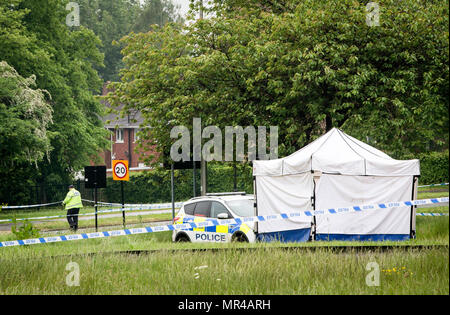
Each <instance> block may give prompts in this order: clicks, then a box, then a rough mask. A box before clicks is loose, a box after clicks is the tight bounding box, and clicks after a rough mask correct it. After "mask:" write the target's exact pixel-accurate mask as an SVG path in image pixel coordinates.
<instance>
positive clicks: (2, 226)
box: [0, 209, 178, 232]
mask: <svg viewBox="0 0 450 315" xmlns="http://www.w3.org/2000/svg"><path fill="white" fill-rule="evenodd" d="M175 211H178V209H175ZM164 213H172V210H152V211H134V212H128V211H126V212H125V215H126V216H127V217H133V216H139V215H149V214H164ZM175 213H176V212H175ZM98 217H99V218H102V219H106V218H116V217H120V218H121V217H122V212H117V213H110V214H99V215H98ZM94 218H95V216H94V215H92V216H80V217H79V218H78V220H79V221H85V220H93V219H94ZM51 221H60V222H61V221H64V222H67V219H66V218H61V219H49V220H39V221H30V222H33V223H37V224H39V223H45V222H51ZM17 225H18V226H20V225H21V224H20V223H19V222H18V223H17ZM11 226H12V223H6V224H0V232H4V231H11Z"/></svg>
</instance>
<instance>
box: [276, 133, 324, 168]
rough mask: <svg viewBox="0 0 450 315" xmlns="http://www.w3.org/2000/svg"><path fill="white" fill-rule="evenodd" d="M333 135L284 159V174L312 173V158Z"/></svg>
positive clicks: (321, 138) (319, 139) (316, 141)
mask: <svg viewBox="0 0 450 315" xmlns="http://www.w3.org/2000/svg"><path fill="white" fill-rule="evenodd" d="M332 134H333V132H331V131H330V132H328V133H327V134H325V135H323V136H322V137H320V138H318V139H316V140H314V141H313V142H311V143H309V144H308V145H306V146H305V147H303V148H301V149H300V150H299V151H297V152H294V153H292V154H291V155H289V156H287V157H285V158H283V162H284V164H283V174H285V175H288V174H299V173H303V172H310V171H311V170H312V168H311V156H312V155H313V154H314V152H316V151H317V150H319V148H320V147H321V146H322V145H323V144H324V143H325V142H326V141H327V139H328V138H329V137H330V136H331V135H332Z"/></svg>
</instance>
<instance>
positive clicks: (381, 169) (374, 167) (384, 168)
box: [366, 158, 420, 176]
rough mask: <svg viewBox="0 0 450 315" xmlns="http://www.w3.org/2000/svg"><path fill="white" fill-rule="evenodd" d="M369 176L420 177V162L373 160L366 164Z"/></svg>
mask: <svg viewBox="0 0 450 315" xmlns="http://www.w3.org/2000/svg"><path fill="white" fill-rule="evenodd" d="M366 167H367V169H366V171H367V175H376V176H407V175H410V176H413V175H420V162H419V160H406V161H400V160H394V159H390V160H386V159H381V158H372V159H371V160H367V162H366Z"/></svg>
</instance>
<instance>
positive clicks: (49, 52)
mask: <svg viewBox="0 0 450 315" xmlns="http://www.w3.org/2000/svg"><path fill="white" fill-rule="evenodd" d="M67 2H68V1H59V0H40V1H34V0H13V1H9V0H8V1H6V0H1V1H0V24H1V28H0V42H1V43H2V45H0V60H4V61H6V62H7V63H8V64H9V65H11V66H12V67H13V68H14V69H15V70H16V71H17V73H19V74H20V75H21V76H23V77H31V76H34V77H35V78H36V80H35V83H36V86H37V88H38V89H41V90H46V91H48V93H49V95H51V98H50V97H48V99H47V101H48V103H49V104H50V106H51V109H52V112H53V115H52V123H51V124H49V125H48V128H47V130H48V133H47V138H48V139H47V141H50V146H51V151H50V152H49V154H48V158H46V159H41V161H39V162H38V169H34V171H33V173H30V174H28V177H27V178H23V177H22V180H21V182H23V183H24V184H27V183H28V180H29V179H30V178H33V179H36V180H38V181H39V182H62V181H68V180H69V179H71V178H72V177H73V176H74V173H75V171H78V170H80V169H82V168H83V166H85V165H89V163H90V161H91V160H93V159H95V156H97V154H98V152H99V150H101V149H102V148H104V147H106V145H107V141H106V139H107V138H106V137H107V133H106V131H105V130H104V128H103V125H102V122H101V119H100V116H101V115H102V113H103V105H101V104H100V102H99V101H98V100H96V99H95V96H94V95H95V94H99V92H100V89H101V86H102V81H101V80H100V78H99V76H98V74H97V72H96V70H95V69H94V67H95V66H99V65H102V61H103V55H102V54H101V53H100V51H99V46H100V45H101V42H100V40H99V38H98V37H97V36H96V35H95V34H94V33H93V32H92V31H91V30H89V29H87V28H85V27H80V28H78V29H70V28H69V27H68V26H67V25H66V24H65V22H66V15H67V14H68V13H69V12H68V11H66V10H65V6H66V3H67ZM16 131H17V132H18V131H19V130H16ZM24 132H25V134H23V135H22V136H23V138H27V137H30V135H29V132H30V130H28V131H25V130H24ZM46 148H47V146H42V149H43V150H44V149H46ZM19 173H20V174H22V172H18V174H19ZM10 175H11V174H8V176H10ZM19 182H20V180H19Z"/></svg>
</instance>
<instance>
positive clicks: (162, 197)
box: [102, 163, 253, 203]
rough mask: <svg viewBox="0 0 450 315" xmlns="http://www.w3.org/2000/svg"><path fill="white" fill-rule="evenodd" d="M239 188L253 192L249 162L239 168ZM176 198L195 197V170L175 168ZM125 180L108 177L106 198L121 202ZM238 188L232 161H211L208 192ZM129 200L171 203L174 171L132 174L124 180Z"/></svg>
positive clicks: (198, 185) (104, 190)
mask: <svg viewBox="0 0 450 315" xmlns="http://www.w3.org/2000/svg"><path fill="white" fill-rule="evenodd" d="M236 175H237V190H238V191H245V192H247V193H253V179H252V169H251V167H250V166H249V165H247V164H238V165H237V167H236ZM174 183H175V185H174V191H175V201H183V200H187V199H189V198H192V197H193V195H194V191H193V190H194V189H193V171H192V170H175V172H174ZM120 185H121V183H120V182H118V181H113V180H112V178H108V179H107V188H106V189H103V191H102V195H103V196H102V197H103V199H104V200H105V201H108V202H121V191H120V190H121V187H120ZM233 190H234V169H233V166H232V165H230V164H228V163H227V164H213V163H211V164H208V182H207V191H208V192H230V191H233ZM199 195H200V170H197V171H196V196H199ZM124 196H125V198H124V199H125V203H162V202H170V201H171V194H170V170H164V169H153V170H151V171H145V172H142V173H139V174H135V175H132V176H131V177H130V181H129V182H124Z"/></svg>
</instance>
